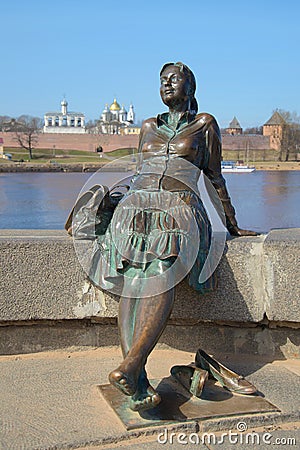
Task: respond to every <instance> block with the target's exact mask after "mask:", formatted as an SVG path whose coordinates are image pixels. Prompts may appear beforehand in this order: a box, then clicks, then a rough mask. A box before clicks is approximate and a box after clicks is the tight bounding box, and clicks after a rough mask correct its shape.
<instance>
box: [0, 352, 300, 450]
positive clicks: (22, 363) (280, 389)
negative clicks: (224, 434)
mask: <svg viewBox="0 0 300 450" xmlns="http://www.w3.org/2000/svg"><path fill="white" fill-rule="evenodd" d="M192 359H193V355H192V354H191V353H189V352H181V351H178V350H174V349H164V350H155V351H154V352H153V354H152V355H151V357H150V358H149V365H148V369H149V370H148V371H149V376H150V377H154V378H159V377H161V378H162V377H165V376H168V375H169V370H170V368H171V367H172V365H175V364H178V363H180V364H188V363H190V362H191V361H192ZM120 360H121V353H120V350H119V349H118V348H99V349H90V350H89V351H74V349H73V350H72V349H70V351H57V352H48V353H47V352H44V353H40V354H29V355H14V356H2V357H0V377H1V384H0V405H1V408H0V424H1V425H0V429H1V432H0V434H1V437H0V448H1V449H5V450H6V449H12V450H17V449H24V450H35V449H36V450H37V449H39V450H41V449H54V448H55V449H60V448H80V447H84V446H97V445H103V444H107V445H108V444H109V445H112V444H113V443H115V444H117V443H118V442H121V441H122V443H123V441H124V443H125V442H128V439H129V438H131V439H136V438H138V437H139V436H141V437H144V438H145V436H147V435H151V434H152V435H154V436H156V440H157V435H158V433H159V432H163V430H164V428H163V427H154V428H146V429H143V430H133V431H131V432H127V431H126V430H125V428H124V426H123V424H122V423H121V422H120V420H119V419H118V417H117V416H116V415H115V413H114V412H113V410H112V409H111V408H110V407H109V406H108V405H107V403H106V401H105V400H104V399H103V398H102V397H101V395H100V394H99V389H98V388H97V386H98V385H99V384H105V383H107V375H108V373H109V372H110V371H111V370H112V369H113V368H115V367H116V366H117V365H118V364H119V362H120ZM223 361H224V360H223ZM224 362H226V364H227V365H229V363H230V366H231V367H233V368H237V367H238V366H240V367H241V368H243V372H242V373H243V374H244V375H247V378H248V379H249V381H251V382H253V383H254V384H255V383H256V385H257V387H258V388H259V390H260V391H261V392H262V393H263V394H264V395H265V397H266V399H267V400H268V401H270V402H272V403H273V404H275V405H276V406H278V407H279V408H280V409H282V413H278V414H277V413H276V415H275V417H274V416H272V417H271V416H268V415H266V414H265V415H263V416H261V415H258V416H255V415H254V416H249V417H242V418H241V417H238V418H237V417H231V418H229V419H228V418H219V419H218V420H215V421H213V420H208V421H203V422H201V423H199V424H198V423H197V422H196V421H195V422H190V423H180V422H179V423H178V424H173V425H172V426H170V427H169V426H168V427H167V428H168V431H169V432H170V431H172V430H173V431H174V432H176V433H179V432H180V431H182V432H185V433H196V432H198V431H200V432H205V431H208V430H210V431H220V430H226V429H227V430H228V429H235V428H236V426H237V423H238V422H240V421H241V420H245V421H246V423H247V426H248V427H249V428H251V427H252V428H253V426H258V425H259V424H261V423H262V421H263V423H264V424H265V425H272V424H273V425H276V426H279V425H280V424H281V423H282V422H283V421H284V422H291V421H296V419H297V420H300V417H299V406H300V399H299V387H300V386H299V382H300V377H299V375H298V374H297V372H298V369H297V367H300V362H298V363H294V364H292V366H293V367H292V369H293V370H290V369H289V368H288V367H284V364H285V363H286V362H285V361H282V362H281V361H276V362H275V363H273V364H272V363H270V362H269V363H267V364H266V363H264V362H263V361H258V360H253V359H248V360H247V359H246V358H243V360H242V361H239V362H238V361H236V360H235V359H231V358H230V357H229V356H228V358H227V359H226V361H224ZM152 442H154V441H152ZM132 443H134V441H132ZM120 445H121V444H119V446H120ZM153 445H154V443H153ZM159 445H160V446H161V445H162V444H159ZM179 445H180V446H181V447H182V444H179ZM133 448H134V447H133ZM136 448H143V447H136ZM145 448H147V447H145ZM149 448H151V447H149ZM152 448H153V449H155V448H156V447H152ZM158 448H159V447H158ZM172 448H176V447H172ZM178 448H179V447H178ZM200 448H201V447H200Z"/></svg>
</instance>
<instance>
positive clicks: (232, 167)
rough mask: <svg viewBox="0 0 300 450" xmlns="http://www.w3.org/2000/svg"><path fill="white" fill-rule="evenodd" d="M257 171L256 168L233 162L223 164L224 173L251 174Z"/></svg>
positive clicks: (223, 162)
mask: <svg viewBox="0 0 300 450" xmlns="http://www.w3.org/2000/svg"><path fill="white" fill-rule="evenodd" d="M255 170H256V169H255V167H254V166H248V165H247V164H237V163H235V162H233V161H222V162H221V171H222V173H251V172H254V171H255Z"/></svg>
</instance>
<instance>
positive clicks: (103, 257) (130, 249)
mask: <svg viewBox="0 0 300 450" xmlns="http://www.w3.org/2000/svg"><path fill="white" fill-rule="evenodd" d="M210 244H211V224H210V222H209V219H208V217H207V214H206V211H205V208H204V206H203V204H202V201H201V200H200V198H199V197H198V196H197V195H196V194H195V193H193V192H190V191H178V192H169V191H163V190H159V191H149V190H138V191H129V192H128V193H127V194H126V195H125V196H124V197H123V199H122V200H121V202H120V203H119V205H118V206H117V207H116V209H115V211H114V214H113V217H112V220H111V222H110V224H109V226H108V228H107V230H106V232H105V234H103V235H99V236H98V237H97V240H96V241H95V244H94V251H93V263H92V267H91V273H90V278H91V279H92V280H93V281H94V282H95V284H97V285H98V286H100V287H101V288H103V289H105V290H109V291H111V292H113V293H116V294H119V295H120V294H122V295H123V296H124V295H125V296H126V292H125V293H124V281H125V285H127V289H128V296H132V297H139V296H145V297H147V296H151V295H156V294H159V293H161V292H164V291H166V290H168V289H170V288H172V287H174V286H175V285H176V284H178V283H179V282H180V281H181V280H182V279H184V278H186V279H187V281H188V283H189V285H190V286H191V287H192V288H194V289H195V290H197V291H199V292H200V293H205V292H208V291H210V290H212V289H214V287H215V285H216V277H215V275H214V274H211V276H210V277H209V278H208V279H206V280H205V281H199V280H200V278H201V277H200V274H201V271H202V269H203V266H204V264H205V262H206V259H207V256H208V253H209V248H210ZM128 280H129V281H128Z"/></svg>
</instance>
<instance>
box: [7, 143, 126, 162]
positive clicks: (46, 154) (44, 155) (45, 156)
mask: <svg viewBox="0 0 300 450" xmlns="http://www.w3.org/2000/svg"><path fill="white" fill-rule="evenodd" d="M4 153H10V154H11V155H12V160H7V159H2V158H0V164H7V163H10V164H11V163H12V162H22V160H23V161H24V162H30V164H49V163H58V164H59V163H63V164H82V163H92V164H96V163H99V164H104V163H107V162H109V161H111V159H112V158H121V157H122V156H127V155H132V153H133V149H132V148H130V149H129V148H121V149H119V150H114V151H112V152H107V153H92V152H86V151H82V150H59V149H55V152H54V151H53V149H36V150H35V149H34V150H33V159H31V160H30V161H29V155H28V152H27V151H26V150H24V149H21V148H9V147H5V148H4ZM100 155H101V157H100Z"/></svg>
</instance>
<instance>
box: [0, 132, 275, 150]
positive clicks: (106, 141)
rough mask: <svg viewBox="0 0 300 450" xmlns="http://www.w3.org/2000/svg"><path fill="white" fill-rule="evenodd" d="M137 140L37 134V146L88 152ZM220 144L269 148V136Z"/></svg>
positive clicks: (10, 140) (8, 142)
mask: <svg viewBox="0 0 300 450" xmlns="http://www.w3.org/2000/svg"><path fill="white" fill-rule="evenodd" d="M0 137H2V138H3V140H4V146H5V147H18V145H17V143H16V141H15V136H14V133H11V132H7V133H0ZM138 141H139V136H138V135H133V136H129V135H125V136H121V135H108V134H102V135H101V134H99V135H96V134H88V133H87V134H54V133H41V134H40V135H39V141H38V146H37V147H38V148H50V149H51V148H53V146H54V145H55V148H57V149H65V150H84V151H88V152H94V151H96V148H97V147H98V146H99V145H101V146H102V148H103V150H104V151H105V152H107V151H112V150H116V149H118V148H130V147H132V148H137V146H138ZM222 144H223V149H224V150H241V151H245V150H246V149H247V148H248V149H249V151H251V150H268V149H270V137H269V136H260V135H257V136H251V135H238V136H231V135H228V134H223V135H222ZM273 152H274V151H273Z"/></svg>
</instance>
